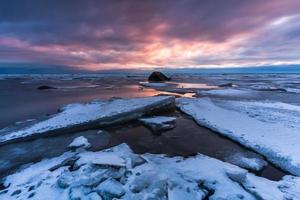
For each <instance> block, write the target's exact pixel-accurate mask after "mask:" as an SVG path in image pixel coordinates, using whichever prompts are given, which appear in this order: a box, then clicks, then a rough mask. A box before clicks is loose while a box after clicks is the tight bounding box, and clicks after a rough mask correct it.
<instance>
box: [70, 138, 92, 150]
mask: <svg viewBox="0 0 300 200" xmlns="http://www.w3.org/2000/svg"><path fill="white" fill-rule="evenodd" d="M89 147H91V144H90V143H89V141H88V140H87V139H86V138H85V137H84V136H80V137H77V138H75V139H74V140H73V142H72V143H71V144H70V145H69V148H71V149H77V148H85V149H87V148H89Z"/></svg>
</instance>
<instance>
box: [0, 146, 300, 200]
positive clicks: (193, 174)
mask: <svg viewBox="0 0 300 200" xmlns="http://www.w3.org/2000/svg"><path fill="white" fill-rule="evenodd" d="M70 158H75V159H77V160H76V161H75V164H74V163H73V164H72V163H71V162H65V160H68V159H70ZM110 158H111V159H110ZM81 159H82V160H81ZM94 159H97V160H98V161H101V159H103V162H104V163H105V165H102V164H103V162H101V164H100V165H99V162H98V161H97V162H96V163H95V162H94ZM80 160H81V161H80ZM141 161H143V162H141ZM77 162H80V165H78V163H77ZM62 163H64V164H62ZM76 163H77V164H76ZM116 163H117V165H116ZM134 163H135V164H134ZM72 165H74V166H75V165H76V167H74V166H72ZM4 186H5V187H6V188H5V189H3V190H1V191H0V199H5V200H12V199H32V200H35V199H46V200H52V199H53V200H55V199H61V200H65V199H66V200H68V199H114V198H115V199H123V200H150V199H156V200H167V199H170V200H182V199H185V200H194V199H204V198H209V199H213V200H216V199H218V200H220V199H245V200H254V199H265V200H277V199H278V200H284V199H299V198H300V193H299V191H300V178H299V177H294V176H285V177H284V178H283V179H282V180H280V181H270V180H268V179H265V178H262V177H258V176H255V175H253V174H251V173H249V172H248V171H247V170H245V169H242V168H240V167H237V166H235V165H232V164H229V163H226V162H222V161H220V160H217V159H214V158H210V157H207V156H204V155H201V154H198V155H196V156H194V157H189V158H183V157H167V156H164V155H156V154H143V155H138V154H134V153H133V152H132V151H131V149H130V148H129V147H128V146H127V145H125V144H121V145H118V146H115V147H112V148H110V149H105V150H102V151H98V152H91V151H83V152H67V153H65V154H63V155H62V156H59V157H56V158H52V159H47V160H43V161H41V162H38V163H36V164H32V165H30V166H28V167H27V168H23V169H21V170H20V171H18V172H16V173H14V174H12V175H10V176H8V177H6V178H5V180H4Z"/></svg>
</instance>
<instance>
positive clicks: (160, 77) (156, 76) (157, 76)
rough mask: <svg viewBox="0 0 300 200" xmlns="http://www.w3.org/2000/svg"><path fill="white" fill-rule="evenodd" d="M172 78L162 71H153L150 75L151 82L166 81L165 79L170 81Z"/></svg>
mask: <svg viewBox="0 0 300 200" xmlns="http://www.w3.org/2000/svg"><path fill="white" fill-rule="evenodd" d="M170 80H171V78H169V77H167V76H166V75H164V74H163V73H161V72H158V71H156V72H152V74H151V75H150V76H149V77H148V81H149V82H164V81H170Z"/></svg>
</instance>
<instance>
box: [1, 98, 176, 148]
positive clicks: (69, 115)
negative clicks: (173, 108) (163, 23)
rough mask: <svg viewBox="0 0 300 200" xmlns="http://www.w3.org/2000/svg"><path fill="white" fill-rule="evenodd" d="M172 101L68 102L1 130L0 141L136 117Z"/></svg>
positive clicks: (153, 99) (150, 99)
mask: <svg viewBox="0 0 300 200" xmlns="http://www.w3.org/2000/svg"><path fill="white" fill-rule="evenodd" d="M173 102H174V97H170V96H159V97H145V98H133V99H116V100H110V101H97V102H92V103H86V104H70V105H67V106H65V107H64V108H63V109H62V112H60V113H58V114H55V115H53V116H52V117H51V118H49V119H46V120H44V121H41V122H37V123H35V124H33V125H32V126H29V127H27V128H24V129H22V130H18V131H12V132H6V131H5V129H3V130H4V133H3V134H2V135H1V136H0V144H1V143H5V142H8V141H11V140H16V139H20V138H26V137H30V136H33V135H39V134H46V133H47V132H50V131H55V130H60V129H66V128H74V127H77V126H84V125H87V124H88V123H93V122H97V121H98V120H102V119H105V118H112V119H111V120H110V121H114V120H120V119H121V118H122V117H123V118H126V117H131V118H132V117H133V118H138V117H140V116H141V115H143V112H146V111H149V110H151V109H153V108H155V107H160V106H164V105H170V104H172V103H173ZM3 130H2V131H3Z"/></svg>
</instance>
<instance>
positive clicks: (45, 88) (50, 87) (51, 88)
mask: <svg viewBox="0 0 300 200" xmlns="http://www.w3.org/2000/svg"><path fill="white" fill-rule="evenodd" d="M37 89H38V90H53V89H57V88H56V87H52V86H49V85H42V86H40V87H38V88H37Z"/></svg>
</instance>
